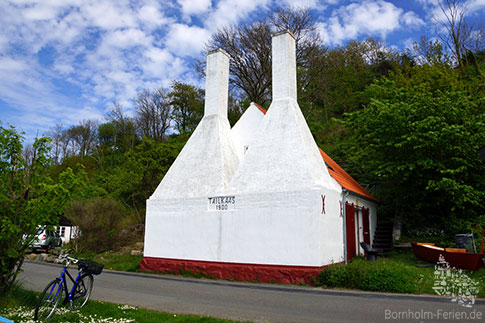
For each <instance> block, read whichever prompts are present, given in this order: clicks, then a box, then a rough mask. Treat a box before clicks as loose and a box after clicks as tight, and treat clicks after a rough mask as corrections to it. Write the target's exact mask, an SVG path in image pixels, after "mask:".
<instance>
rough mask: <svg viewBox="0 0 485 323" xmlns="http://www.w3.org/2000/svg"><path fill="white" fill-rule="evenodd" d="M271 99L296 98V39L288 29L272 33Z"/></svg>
mask: <svg viewBox="0 0 485 323" xmlns="http://www.w3.org/2000/svg"><path fill="white" fill-rule="evenodd" d="M272 50H273V100H279V99H286V98H292V99H295V100H296V40H295V36H294V35H293V34H292V33H291V32H290V31H289V30H284V31H280V32H277V33H275V34H273V39H272Z"/></svg>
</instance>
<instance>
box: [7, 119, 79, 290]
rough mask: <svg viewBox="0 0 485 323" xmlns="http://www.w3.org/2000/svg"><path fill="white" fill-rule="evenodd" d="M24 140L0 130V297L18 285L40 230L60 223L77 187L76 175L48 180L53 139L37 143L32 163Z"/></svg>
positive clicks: (13, 130) (16, 134) (70, 174)
mask: <svg viewBox="0 0 485 323" xmlns="http://www.w3.org/2000/svg"><path fill="white" fill-rule="evenodd" d="M23 140H24V138H23V136H22V135H21V134H19V133H18V132H17V131H16V130H15V128H13V127H10V128H3V127H0V181H1V184H0V293H2V292H6V291H8V290H9V289H10V288H11V287H12V285H13V283H14V282H15V279H16V277H17V275H18V274H19V272H20V269H21V267H22V264H23V259H24V255H25V250H26V249H27V248H28V246H29V244H30V242H31V241H32V239H33V238H34V236H35V233H36V231H37V227H38V226H39V225H53V224H55V223H56V221H58V220H59V219H58V217H57V216H56V215H57V214H59V213H60V212H61V211H62V209H63V207H64V206H65V205H66V203H67V202H68V201H69V199H70V191H69V189H71V188H73V187H74V186H75V185H73V180H74V179H75V176H74V175H73V173H72V171H67V172H64V173H63V174H61V176H60V178H59V182H57V183H55V182H54V181H53V180H52V179H51V178H50V177H49V176H48V173H47V168H48V167H49V166H50V165H51V163H52V159H51V158H50V157H49V150H50V138H47V137H42V138H37V139H35V142H34V143H33V145H32V150H31V154H30V160H25V159H24V158H23V157H22V143H23Z"/></svg>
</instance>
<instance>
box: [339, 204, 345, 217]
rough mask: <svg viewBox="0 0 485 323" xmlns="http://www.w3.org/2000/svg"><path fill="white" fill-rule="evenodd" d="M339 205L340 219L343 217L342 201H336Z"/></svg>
mask: <svg viewBox="0 0 485 323" xmlns="http://www.w3.org/2000/svg"><path fill="white" fill-rule="evenodd" d="M338 202H339V203H340V217H343V216H344V212H343V209H342V201H338Z"/></svg>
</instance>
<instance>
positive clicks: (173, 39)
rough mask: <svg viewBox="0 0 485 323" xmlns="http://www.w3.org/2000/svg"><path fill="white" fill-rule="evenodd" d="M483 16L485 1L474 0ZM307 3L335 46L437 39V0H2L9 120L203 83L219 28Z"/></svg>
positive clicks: (31, 124)
mask: <svg viewBox="0 0 485 323" xmlns="http://www.w3.org/2000/svg"><path fill="white" fill-rule="evenodd" d="M466 2H467V3H468V8H469V12H470V15H471V17H472V18H474V19H475V20H478V19H480V18H482V19H483V16H484V12H485V0H466ZM276 4H278V5H285V6H307V7H310V8H311V9H312V14H313V15H314V16H315V19H316V22H317V27H318V30H319V32H320V34H321V35H322V37H323V39H324V42H325V44H326V45H327V46H329V47H333V46H337V45H345V43H346V42H348V41H350V40H361V39H365V38H367V37H375V38H379V39H381V40H384V41H385V43H386V46H388V47H396V48H398V49H402V48H406V47H410V46H411V45H412V43H413V42H414V41H417V40H419V37H420V36H421V35H428V36H429V37H434V36H435V34H434V27H433V26H434V25H433V21H432V17H433V15H434V16H439V14H437V13H438V11H437V7H436V1H434V0H403V1H397V0H367V1H365V0H358V1H350V0H346V1H343V0H342V1H339V0H324V1H317V0H279V1H274V0H237V1H234V0H219V1H211V0H176V1H175V0H172V1H156V0H147V1H133V0H132V1H129V0H37V1H28V0H16V1H10V0H2V1H1V2H0V12H2V14H1V15H0V121H1V125H2V126H4V127H5V126H7V125H13V126H15V127H16V128H18V129H20V130H23V131H25V132H26V134H27V137H28V138H29V139H31V138H33V137H34V136H35V135H37V134H38V135H41V134H46V133H48V131H49V129H50V128H52V127H54V126H55V125H56V124H63V125H64V126H65V127H69V126H70V125H73V124H77V123H79V122H80V121H82V120H84V119H98V120H100V121H103V120H104V115H105V113H106V111H107V109H108V108H109V106H110V104H111V102H112V101H113V100H114V99H116V100H118V101H119V102H120V103H121V104H122V106H124V107H125V109H126V110H127V112H128V113H130V108H131V106H132V104H131V100H132V98H133V97H134V96H135V95H136V93H137V91H139V90H140V89H144V88H146V89H154V88H157V87H160V86H163V87H168V86H169V85H170V83H171V82H172V81H173V80H178V81H182V82H188V83H191V84H194V85H198V86H203V85H204V84H203V82H202V81H201V80H200V79H199V78H198V76H197V74H196V73H195V69H194V68H193V65H192V63H193V60H194V59H196V58H201V57H203V55H204V53H203V50H204V44H205V42H206V41H207V40H208V39H209V38H210V36H211V34H212V33H213V32H215V31H216V30H217V29H218V28H221V27H223V26H228V25H232V24H238V23H241V22H251V21H255V20H258V19H260V18H261V17H264V16H265V15H266V14H268V13H270V12H271V11H272V10H273V9H274V7H275V6H276Z"/></svg>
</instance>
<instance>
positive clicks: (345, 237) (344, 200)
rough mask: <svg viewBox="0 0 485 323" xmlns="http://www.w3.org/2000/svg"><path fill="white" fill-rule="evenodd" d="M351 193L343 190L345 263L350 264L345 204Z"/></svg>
mask: <svg viewBox="0 0 485 323" xmlns="http://www.w3.org/2000/svg"><path fill="white" fill-rule="evenodd" d="M349 194H350V192H349V190H347V189H345V188H344V189H342V214H343V219H344V221H343V222H344V223H343V227H344V259H345V263H348V257H347V211H346V207H345V203H346V202H347V197H348V196H349Z"/></svg>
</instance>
